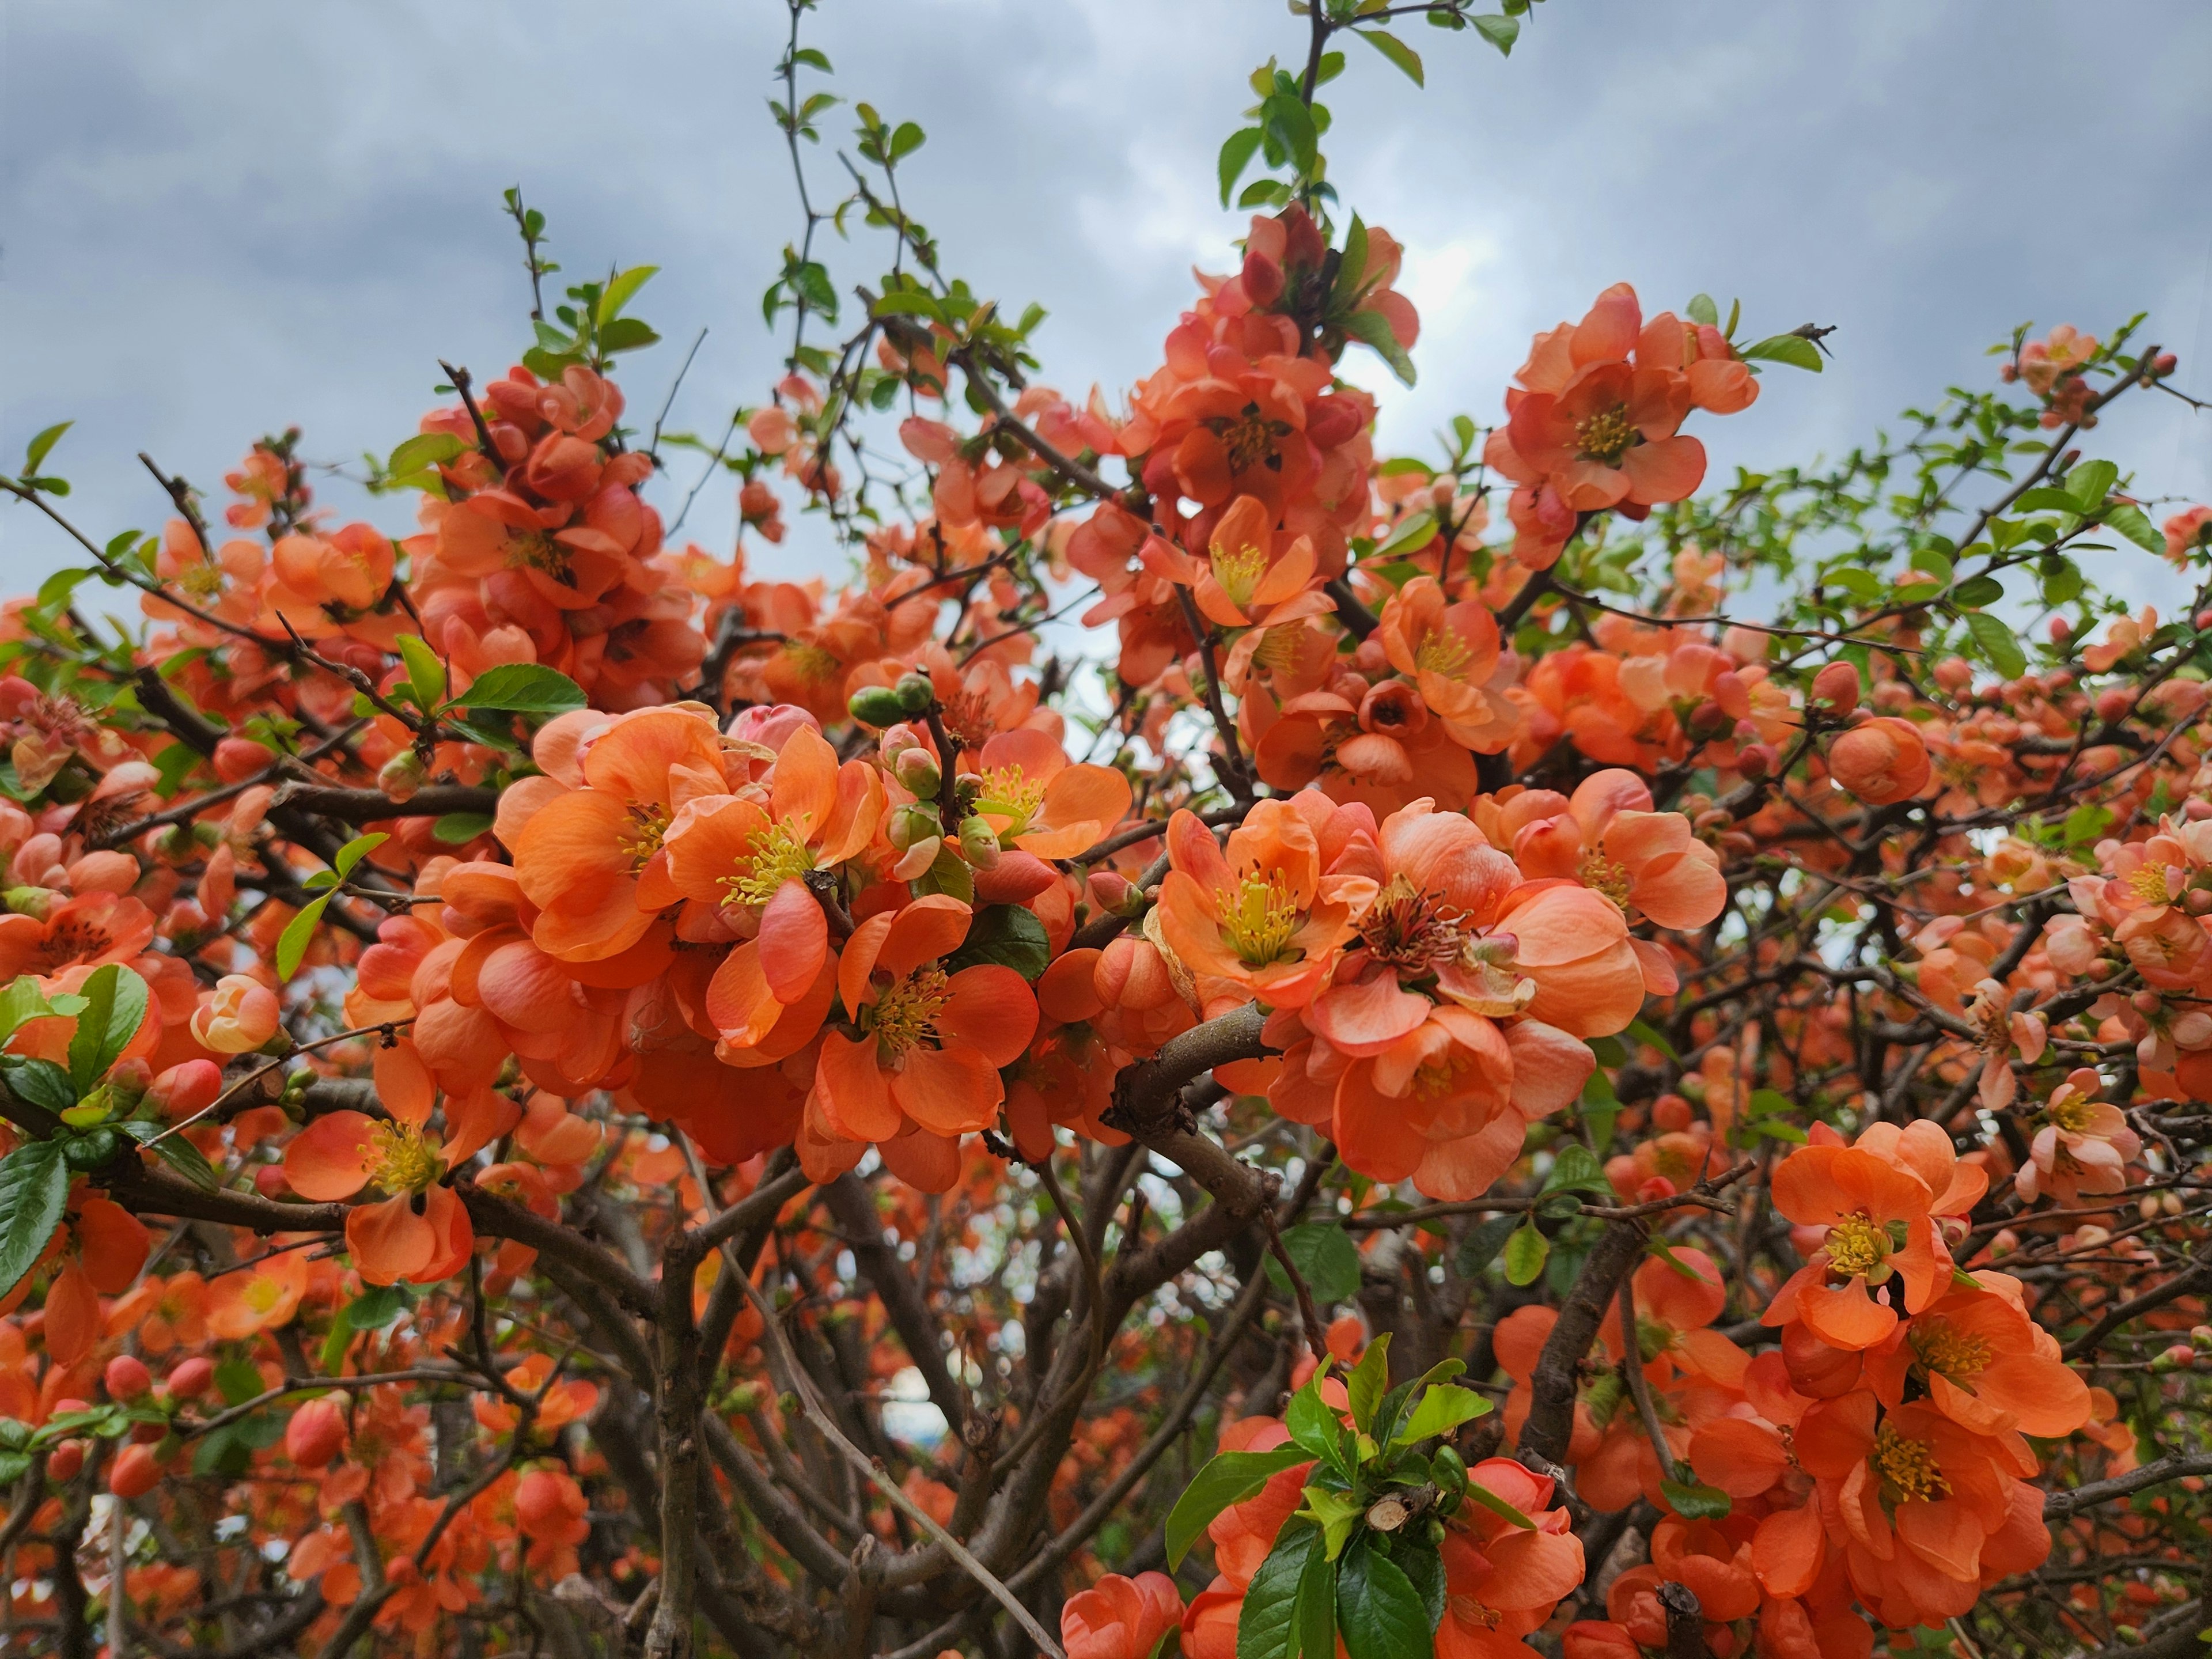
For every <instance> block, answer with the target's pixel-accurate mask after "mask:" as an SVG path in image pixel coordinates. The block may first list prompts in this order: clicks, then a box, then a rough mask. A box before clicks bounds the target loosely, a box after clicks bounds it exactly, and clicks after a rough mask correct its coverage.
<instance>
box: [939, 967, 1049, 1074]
mask: <svg viewBox="0 0 2212 1659" xmlns="http://www.w3.org/2000/svg"><path fill="white" fill-rule="evenodd" d="M945 990H946V993H947V1000H946V1002H945V1006H944V1007H943V1008H942V1009H941V1010H939V1013H938V1016H937V1029H938V1030H939V1032H940V1033H941V1034H943V1036H945V1039H946V1040H947V1041H948V1042H963V1043H966V1044H969V1045H970V1046H971V1047H973V1048H974V1049H975V1052H976V1053H977V1054H981V1055H982V1057H983V1058H984V1059H985V1060H988V1061H989V1062H990V1064H991V1066H992V1068H993V1069H994V1070H996V1069H997V1068H998V1067H1000V1066H1011V1065H1012V1064H1013V1063H1014V1061H1015V1060H1018V1059H1019V1058H1020V1057H1021V1055H1022V1054H1023V1053H1024V1050H1026V1049H1027V1048H1029V1046H1030V1038H1031V1037H1032V1036H1036V1024H1037V1005H1036V994H1034V993H1033V992H1031V991H1030V987H1029V981H1026V980H1024V978H1023V977H1022V976H1021V975H1019V974H1018V973H1016V972H1015V971H1014V970H1013V969H1011V968H1002V967H1000V966H999V965H998V964H997V963H979V964H978V965H977V966H975V967H973V968H963V969H961V970H960V971H959V972H958V973H957V974H955V975H952V977H951V980H949V981H946V984H945Z"/></svg>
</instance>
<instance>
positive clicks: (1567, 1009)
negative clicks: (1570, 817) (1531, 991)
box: [1497, 879, 1644, 1037]
mask: <svg viewBox="0 0 2212 1659" xmlns="http://www.w3.org/2000/svg"><path fill="white" fill-rule="evenodd" d="M1497 931H1498V933H1499V934H1501V935H1507V934H1510V936H1511V938H1512V939H1513V942H1514V947H1515V948H1514V955H1513V959H1512V963H1513V966H1514V968H1515V969H1516V970H1517V971H1518V972H1520V973H1522V974H1523V975H1527V976H1528V978H1530V979H1532V980H1534V981H1536V994H1535V997H1534V1000H1531V1001H1530V1002H1529V1003H1528V1010H1527V1012H1528V1016H1529V1018H1532V1019H1540V1020H1542V1021H1544V1022H1545V1023H1546V1024H1551V1025H1556V1026H1558V1027H1559V1029H1560V1030H1563V1031H1568V1032H1571V1033H1572V1034H1573V1035H1574V1036H1578V1037H1594V1036H1612V1035H1613V1033H1614V1032H1616V1031H1625V1030H1627V1029H1628V1026H1629V1023H1630V1022H1631V1021H1632V1020H1633V1019H1634V1018H1636V1016H1637V1015H1638V1013H1639V1012H1642V1010H1643V1007H1644V969H1643V965H1642V962H1641V959H1640V958H1639V957H1638V955H1637V952H1636V949H1635V946H1634V944H1633V942H1632V940H1631V939H1629V937H1628V921H1627V919H1626V917H1624V916H1623V915H1621V914H1620V906H1619V905H1617V904H1615V903H1613V901H1612V900H1610V899H1608V898H1605V897H1603V896H1601V895H1599V894H1597V893H1594V892H1592V891H1591V890H1589V888H1587V887H1582V886H1578V885H1577V884H1574V883H1572V882H1568V881H1560V880H1556V879H1553V880H1544V881H1532V882H1528V883H1524V884H1522V886H1521V887H1519V888H1517V889H1516V890H1515V891H1514V892H1513V893H1512V894H1511V895H1510V896H1509V897H1508V898H1507V899H1506V901H1505V903H1504V907H1503V908H1502V909H1501V910H1500V912H1499V915H1498V921H1497Z"/></svg>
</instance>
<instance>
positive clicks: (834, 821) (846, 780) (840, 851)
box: [816, 761, 885, 864]
mask: <svg viewBox="0 0 2212 1659" xmlns="http://www.w3.org/2000/svg"><path fill="white" fill-rule="evenodd" d="M884 805H885V802H884V778H883V774H882V773H880V772H878V771H877V770H876V769H875V768H874V767H872V766H871V765H869V764H868V763H866V761H848V762H846V763H845V764H844V765H842V766H841V767H839V768H838V769H837V804H836V807H835V808H834V809H833V810H832V811H831V812H830V814H829V823H827V824H826V825H825V826H823V829H822V830H821V831H820V834H819V837H818V839H819V842H820V845H819V846H818V848H817V849H816V850H817V857H818V858H819V860H820V861H821V862H822V863H823V864H842V863H843V862H844V861H845V860H848V859H849V858H851V857H853V856H854V854H859V853H862V852H865V851H866V849H867V846H868V843H869V842H872V841H873V840H874V839H875V838H876V831H877V829H878V828H880V827H881V825H882V823H883V821H884Z"/></svg>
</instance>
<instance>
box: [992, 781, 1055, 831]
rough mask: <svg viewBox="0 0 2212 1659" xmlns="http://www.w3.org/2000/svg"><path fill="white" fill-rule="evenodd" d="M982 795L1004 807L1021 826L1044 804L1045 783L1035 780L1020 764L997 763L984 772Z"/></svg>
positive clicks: (1019, 826) (995, 804) (1017, 826)
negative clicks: (998, 764) (1005, 764)
mask: <svg viewBox="0 0 2212 1659" xmlns="http://www.w3.org/2000/svg"><path fill="white" fill-rule="evenodd" d="M981 799H984V800H987V801H988V802H990V803H991V805H994V806H997V807H1003V808H1004V809H1005V810H1006V816H1007V817H1011V818H1012V819H1013V820H1014V821H1015V822H1014V828H1015V829H1016V830H1019V829H1021V827H1022V826H1023V825H1024V824H1026V823H1028V822H1029V821H1030V818H1031V817H1034V816H1035V815H1036V810H1037V808H1038V807H1040V806H1042V805H1044V784H1043V782H1042V780H1032V779H1031V778H1030V777H1029V776H1028V775H1026V774H1024V772H1023V770H1022V769H1021V768H1020V767H1018V766H998V767H994V768H993V769H991V770H989V771H988V772H986V773H985V774H983V793H982V796H981Z"/></svg>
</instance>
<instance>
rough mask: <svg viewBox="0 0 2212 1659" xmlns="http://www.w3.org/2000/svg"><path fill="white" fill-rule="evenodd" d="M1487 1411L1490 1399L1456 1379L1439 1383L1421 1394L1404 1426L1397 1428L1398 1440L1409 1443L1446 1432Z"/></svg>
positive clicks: (1470, 1421) (1398, 1441)
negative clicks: (1464, 1386)
mask: <svg viewBox="0 0 2212 1659" xmlns="http://www.w3.org/2000/svg"><path fill="white" fill-rule="evenodd" d="M1489 1411H1490V1402H1489V1401H1487V1400H1486V1399H1484V1398H1483V1397H1482V1396H1481V1395H1479V1394H1477V1393H1476V1392H1475V1391H1474V1389H1462V1388H1461V1387H1460V1386H1459V1384H1457V1383H1439V1384H1437V1386H1436V1387H1434V1388H1431V1389H1430V1390H1429V1391H1428V1392H1427V1393H1426V1394H1425V1395H1422V1396H1421V1403H1420V1404H1419V1405H1418V1406H1416V1407H1413V1415H1412V1416H1411V1417H1409V1418H1407V1419H1406V1426H1405V1427H1404V1428H1402V1429H1401V1430H1399V1431H1398V1434H1397V1443H1398V1444H1399V1445H1401V1446H1410V1445H1412V1444H1413V1443H1414V1442H1415V1441H1417V1440H1426V1439H1428V1438H1429V1437H1431V1436H1432V1435H1439V1434H1449V1433H1450V1432H1451V1431H1453V1430H1454V1429H1455V1428H1457V1427H1458V1426H1459V1425H1461V1424H1462V1423H1472V1422H1473V1421H1474V1419H1476V1418H1478V1417H1482V1416H1485V1415H1486V1414H1487V1413H1489Z"/></svg>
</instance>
